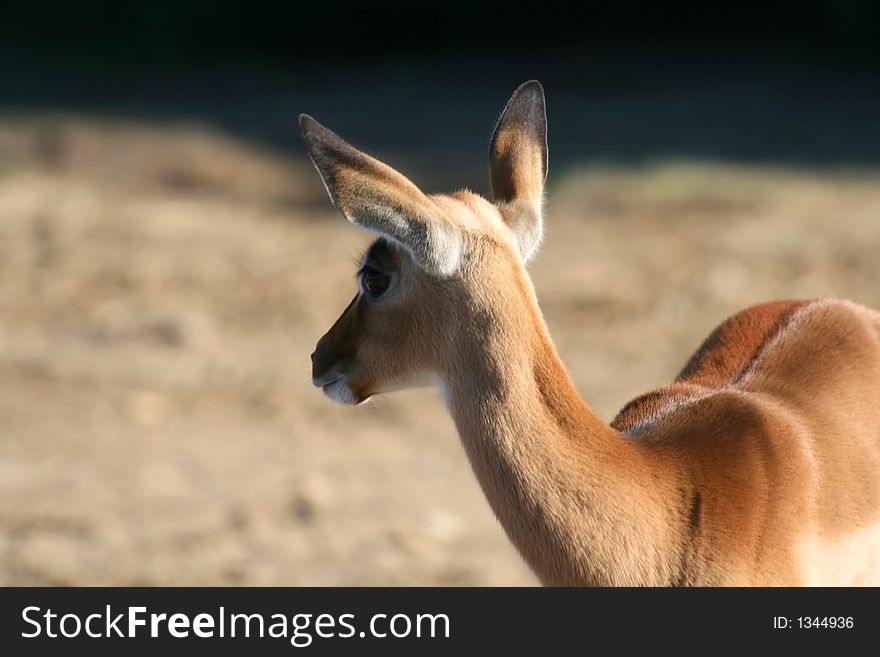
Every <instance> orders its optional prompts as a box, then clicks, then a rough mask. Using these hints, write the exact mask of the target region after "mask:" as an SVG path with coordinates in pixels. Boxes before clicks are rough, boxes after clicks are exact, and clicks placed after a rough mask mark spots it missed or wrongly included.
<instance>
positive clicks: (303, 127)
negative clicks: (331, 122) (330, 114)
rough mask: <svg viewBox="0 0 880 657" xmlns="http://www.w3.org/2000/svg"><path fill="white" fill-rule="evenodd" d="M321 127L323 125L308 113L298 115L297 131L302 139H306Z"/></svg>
mask: <svg viewBox="0 0 880 657" xmlns="http://www.w3.org/2000/svg"><path fill="white" fill-rule="evenodd" d="M321 128H323V126H322V125H321V124H320V123H318V122H317V121H315V119H313V118H312V117H311V116H309V115H308V114H300V115H299V131H300V134H302V136H303V138H304V139H308V138H309V136H310V135H312V134H314V133H316V132H319V131H320V130H321Z"/></svg>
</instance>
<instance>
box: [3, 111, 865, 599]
mask: <svg viewBox="0 0 880 657" xmlns="http://www.w3.org/2000/svg"><path fill="white" fill-rule="evenodd" d="M551 145H552V144H551ZM420 164H421V165H422V167H423V168H425V167H429V164H430V163H425V162H421V163H420ZM472 164H473V163H472ZM478 164H479V166H480V167H481V166H482V163H478ZM461 183H462V184H467V183H471V184H474V183H473V182H472V181H470V180H462V181H461ZM550 183H551V188H550V194H549V203H548V207H547V238H546V241H545V245H544V248H543V251H542V253H541V254H540V256H539V258H538V259H537V260H536V261H535V263H534V265H533V267H532V271H533V274H534V279H535V283H536V287H537V290H538V293H539V297H540V299H541V303H542V307H543V309H544V312H545V314H546V317H547V320H548V322H549V324H550V327H551V330H552V332H553V334H554V336H555V338H556V340H557V343H558V346H559V348H560V351H561V353H562V356H563V358H564V360H565V361H566V363H567V364H568V365H569V367H570V369H571V371H572V373H573V376H574V378H575V380H576V382H577V384H578V386H579V388H580V390H581V391H582V393H583V394H584V395H585V397H586V398H587V399H588V400H589V401H590V402H591V403H592V404H593V405H594V406H595V408H596V409H597V411H598V412H599V413H600V414H601V415H602V416H603V417H605V418H606V419H610V418H611V417H612V416H613V415H614V412H615V410H616V409H617V408H619V407H620V406H621V405H622V404H623V403H625V402H626V400H628V399H630V398H632V397H633V396H635V395H636V394H638V393H640V392H643V391H645V390H647V389H650V388H651V387H654V386H656V385H659V384H661V383H663V382H665V381H667V380H669V379H670V378H672V377H673V376H674V375H675V374H676V373H677V371H678V369H679V368H680V367H681V365H682V364H683V363H684V362H685V360H686V358H687V356H688V354H689V353H690V352H691V351H693V350H694V349H695V348H696V347H697V346H698V345H699V343H700V342H701V340H702V338H703V337H704V336H705V335H706V334H708V332H709V331H710V330H711V329H712V328H713V327H714V326H715V325H716V324H717V323H718V322H719V321H720V320H721V319H723V318H724V317H725V316H727V315H728V314H730V313H732V312H734V311H736V310H738V309H740V308H742V307H744V306H747V305H750V304H752V303H756V302H759V301H762V300H767V299H771V298H779V297H812V296H819V295H838V296H845V297H850V298H852V299H855V300H857V301H859V302H862V303H865V304H868V305H872V306H875V307H880V261H878V260H880V259H878V254H880V171H877V170H865V169H862V170H859V171H855V170H850V171H841V170H835V171H827V170H826V171H812V172H811V171H804V170H792V169H773V168H749V167H743V166H740V167H734V166H723V165H718V164H707V163H696V162H694V163H662V164H657V165H653V166H641V167H634V168H616V169H614V168H584V169H577V168H569V169H568V170H567V171H553V172H552V174H551V179H550ZM430 191H437V190H433V189H432V190H430ZM367 241H368V237H367V236H365V235H363V234H361V233H359V232H358V231H356V230H355V229H353V228H351V227H350V226H348V225H347V224H346V223H345V222H344V221H343V220H342V219H341V218H339V217H338V216H337V215H336V214H335V213H334V211H333V210H332V208H331V206H330V204H329V202H327V201H326V199H325V197H324V192H323V188H322V187H321V185H320V182H319V181H318V178H317V176H316V175H315V174H314V172H313V171H312V170H311V168H310V167H309V166H308V165H307V164H306V163H304V162H303V161H302V160H295V159H286V158H283V157H280V156H278V155H277V154H272V153H268V152H265V151H263V150H261V149H259V148H257V147H254V146H252V145H250V144H247V143H244V142H237V141H234V140H232V139H230V138H228V137H225V136H222V135H220V134H216V133H212V132H210V131H208V130H206V129H196V128H192V127H181V126H178V127H175V126H173V125H152V126H151V125H144V124H135V123H122V122H107V121H97V120H88V119H85V118H82V117H71V116H42V117H28V118H26V119H5V120H2V121H0V584H7V585H8V584H26V585H31V584H71V585H75V584H94V585H97V584H111V585H114V584H147V585H152V584H180V585H188V584H245V585H252V584H253V585H257V584H265V585H305V584H314V585H333V584H356V585H359V584H381V585H384V584H404V585H407V584H427V585H454V584H476V585H500V584H511V585H513V584H526V585H528V584H534V583H535V580H534V578H533V576H532V575H531V574H530V573H529V571H528V570H527V569H526V568H525V567H524V566H523V564H522V562H521V560H520V559H519V557H518V556H517V554H516V553H515V551H514V550H513V548H512V547H510V545H509V544H508V542H507V540H506V538H505V536H504V534H503V532H502V530H501V529H500V527H499V526H498V524H497V523H496V521H495V520H494V518H493V516H492V514H491V512H490V510H489V508H488V506H487V504H486V502H485V501H484V499H483V496H482V494H481V492H480V490H479V488H478V487H477V484H476V482H475V480H474V478H473V476H472V474H471V472H470V468H469V466H468V464H467V461H466V459H465V457H464V454H463V451H462V449H461V447H460V445H459V443H458V439H457V436H456V435H455V432H454V430H453V427H452V423H451V421H450V420H449V419H448V417H447V416H446V413H445V410H444V408H443V406H442V404H441V403H440V401H439V400H438V399H436V395H435V393H433V392H432V391H429V390H420V391H412V392H406V393H399V394H396V395H394V396H391V397H388V398H385V399H379V400H377V401H376V402H375V403H371V404H369V405H367V406H365V407H362V408H358V409H349V408H341V407H337V406H334V405H333V404H332V403H331V402H329V401H328V400H326V399H324V398H323V397H322V396H321V395H320V394H319V393H318V392H317V391H316V390H314V389H313V388H312V387H311V385H310V384H309V361H308V355H309V353H310V352H311V350H312V347H313V345H314V343H315V341H316V340H317V338H318V337H319V336H320V335H321V334H322V333H323V332H324V330H325V329H326V328H327V327H328V326H329V325H330V324H331V323H332V322H333V320H334V319H335V318H336V316H337V314H338V313H339V312H340V311H341V310H342V309H343V307H344V306H345V304H346V303H347V302H348V300H349V299H350V297H351V296H352V295H353V293H354V290H355V283H354V278H353V274H354V269H355V267H354V264H353V258H354V257H356V256H357V255H358V254H359V251H360V250H361V249H362V248H363V247H364V246H365V245H366V244H367Z"/></svg>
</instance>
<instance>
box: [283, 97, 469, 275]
mask: <svg viewBox="0 0 880 657" xmlns="http://www.w3.org/2000/svg"><path fill="white" fill-rule="evenodd" d="M299 125H300V130H301V131H302V136H303V139H304V140H305V142H306V148H307V149H308V151H309V157H311V159H312V162H313V163H314V165H315V168H316V169H317V170H318V173H319V174H321V178H322V180H323V181H324V186H325V187H326V188H327V193H328V194H329V195H330V199H331V200H332V201H333V204H334V205H335V206H336V208H337V209H338V210H339V211H340V212H341V213H342V215H343V216H344V217H345V218H346V219H348V220H349V221H350V222H352V223H353V224H355V225H358V226H360V227H362V228H366V229H367V230H369V231H372V232H374V233H380V234H381V235H384V236H386V237H390V238H391V239H393V240H395V241H396V242H398V243H400V244H402V245H403V246H404V247H405V248H407V249H408V250H409V251H410V253H412V255H413V258H414V259H415V261H416V263H417V264H419V266H421V267H422V268H423V269H425V270H426V271H430V272H432V273H435V274H437V275H440V276H448V275H450V274H452V273H453V272H455V271H456V270H457V269H458V267H459V264H460V261H461V252H462V245H463V241H464V240H463V238H462V235H461V234H460V233H459V231H458V230H457V229H456V227H455V226H454V225H453V224H452V223H451V222H449V221H448V220H446V219H445V218H444V217H443V216H442V215H441V213H440V209H439V208H438V207H437V205H436V204H435V203H434V202H433V201H432V200H431V199H430V198H428V197H427V196H426V195H425V194H424V193H423V192H422V191H421V190H420V189H419V188H418V187H416V186H415V185H414V184H413V183H412V182H411V181H410V180H408V179H407V178H406V177H405V176H404V175H402V174H400V173H398V172H397V171H395V170H394V169H392V168H391V167H389V166H388V165H387V164H383V163H382V162H379V160H376V159H375V158H372V157H370V156H369V155H367V154H366V153H363V152H361V151H359V150H358V149H356V148H355V147H354V146H352V145H351V144H349V143H347V142H346V141H345V140H343V139H342V138H341V137H339V135H337V134H335V133H334V132H332V131H330V130H328V129H327V128H325V127H324V126H322V125H321V124H320V123H318V122H317V121H315V119H313V118H312V117H311V116H309V115H308V114H301V115H300V117H299Z"/></svg>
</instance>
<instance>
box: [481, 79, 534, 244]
mask: <svg viewBox="0 0 880 657" xmlns="http://www.w3.org/2000/svg"><path fill="white" fill-rule="evenodd" d="M489 169H490V174H491V177H492V196H493V200H494V201H495V204H496V205H497V206H498V209H499V210H500V211H501V216H502V217H503V218H504V221H505V222H506V223H507V225H508V226H510V228H511V230H512V231H513V232H514V234H515V235H516V238H517V241H518V243H519V250H520V253H521V254H522V257H523V260H526V261H527V260H528V259H529V258H530V257H531V256H532V255H534V253H535V252H536V250H537V248H538V245H539V244H540V242H541V235H542V233H543V227H542V220H541V203H542V200H543V194H544V181H545V180H546V178H547V110H546V107H545V104H544V89H543V87H542V86H541V83H540V82H538V81H537V80H531V81H529V82H526V83H525V84H523V85H521V86H520V87H519V88H518V89H517V90H516V91H515V92H513V96H511V98H510V100H509V101H508V102H507V107H505V108H504V113H503V114H502V115H501V118H500V119H499V121H498V126H497V127H496V128H495V134H494V135H492V145H491V146H490V148H489Z"/></svg>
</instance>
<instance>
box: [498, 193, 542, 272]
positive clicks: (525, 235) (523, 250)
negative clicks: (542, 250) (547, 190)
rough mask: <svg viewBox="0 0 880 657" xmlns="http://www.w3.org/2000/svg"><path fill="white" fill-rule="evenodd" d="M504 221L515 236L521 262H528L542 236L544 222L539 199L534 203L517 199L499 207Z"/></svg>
mask: <svg viewBox="0 0 880 657" xmlns="http://www.w3.org/2000/svg"><path fill="white" fill-rule="evenodd" d="M499 210H500V211H501V215H502V217H504V223H505V224H507V226H508V227H509V228H510V230H511V231H513V234H514V235H515V236H516V241H517V245H518V246H519V252H520V254H521V255H522V259H523V262H528V261H529V260H531V259H532V257H534V255H535V254H536V253H537V252H538V247H539V246H540V245H541V239H542V238H543V236H544V222H543V219H542V216H541V200H540V199H538V201H537V202H536V203H527V202H525V201H518V202H514V203H506V204H504V205H502V206H500V207H499Z"/></svg>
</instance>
